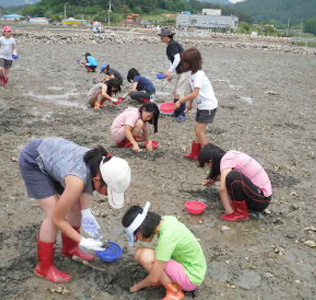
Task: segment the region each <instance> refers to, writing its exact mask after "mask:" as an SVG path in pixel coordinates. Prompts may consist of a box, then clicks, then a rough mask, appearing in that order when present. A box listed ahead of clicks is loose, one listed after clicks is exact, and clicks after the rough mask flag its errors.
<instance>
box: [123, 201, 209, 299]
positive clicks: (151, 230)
mask: <svg viewBox="0 0 316 300" xmlns="http://www.w3.org/2000/svg"><path fill="white" fill-rule="evenodd" d="M149 207H150V203H149V202H147V203H146V204H145V206H144V208H142V207H140V206H132V207H131V208H129V210H128V211H127V212H126V213H125V215H124V217H123V219H122V224H123V226H124V227H125V229H126V233H127V236H128V240H129V244H130V245H133V242H135V241H137V240H138V239H139V240H140V241H142V242H151V241H152V240H153V238H154V236H155V235H157V236H158V243H157V247H156V249H155V250H153V249H151V248H147V247H140V248H137V249H136V251H135V253H134V258H135V260H136V261H137V262H138V263H139V264H140V265H142V266H143V267H144V268H145V269H146V270H147V271H148V272H149V274H148V276H147V277H146V278H145V279H143V280H142V281H140V282H138V283H137V284H135V285H133V286H132V287H131V288H130V292H136V291H139V290H141V289H143V288H145V287H149V286H157V285H159V284H163V285H164V287H165V289H166V296H165V298H163V299H162V300H180V299H183V298H184V293H183V291H194V290H196V289H197V288H198V287H199V286H200V285H201V284H202V282H203V281H204V278H205V274H206V260H205V257H204V254H203V250H202V248H201V246H200V244H199V242H198V240H197V239H196V238H195V236H194V235H193V234H192V232H191V231H190V230H189V229H188V228H187V227H186V226H185V225H184V224H183V223H181V222H179V221H178V219H177V218H176V217H174V216H163V217H161V216H160V215H159V214H157V213H154V212H151V211H149Z"/></svg>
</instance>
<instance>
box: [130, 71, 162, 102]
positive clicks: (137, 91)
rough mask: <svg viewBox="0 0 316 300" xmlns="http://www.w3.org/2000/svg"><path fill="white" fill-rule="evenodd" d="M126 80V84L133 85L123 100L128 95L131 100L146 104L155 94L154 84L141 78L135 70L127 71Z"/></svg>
mask: <svg viewBox="0 0 316 300" xmlns="http://www.w3.org/2000/svg"><path fill="white" fill-rule="evenodd" d="M127 80H128V82H133V85H132V88H131V89H130V90H129V91H128V92H127V93H126V94H125V95H124V98H125V97H127V96H128V95H130V97H131V98H132V99H135V100H138V101H140V102H144V103H148V102H149V101H150V98H151V97H152V95H153V94H155V92H156V89H155V86H154V84H153V83H152V82H151V81H150V80H149V79H147V78H146V77H144V76H141V75H140V74H139V72H138V71H137V70H136V69H135V68H132V69H130V70H129V71H128V74H127Z"/></svg>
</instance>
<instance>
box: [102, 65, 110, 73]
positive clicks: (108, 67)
mask: <svg viewBox="0 0 316 300" xmlns="http://www.w3.org/2000/svg"><path fill="white" fill-rule="evenodd" d="M104 70H105V71H106V74H108V72H109V70H110V65H107V66H106V67H105V68H104ZM104 70H103V72H104Z"/></svg>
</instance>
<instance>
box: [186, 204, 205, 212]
mask: <svg viewBox="0 0 316 300" xmlns="http://www.w3.org/2000/svg"><path fill="white" fill-rule="evenodd" d="M185 208H186V209H187V211H188V212H189V213H190V214H194V215H199V214H201V213H202V212H203V211H204V210H205V208H206V204H205V203H204V202H201V201H187V202H185Z"/></svg>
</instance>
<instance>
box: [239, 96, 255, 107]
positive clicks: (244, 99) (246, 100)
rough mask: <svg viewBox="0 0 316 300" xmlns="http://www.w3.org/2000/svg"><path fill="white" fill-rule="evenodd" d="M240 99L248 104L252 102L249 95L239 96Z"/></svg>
mask: <svg viewBox="0 0 316 300" xmlns="http://www.w3.org/2000/svg"><path fill="white" fill-rule="evenodd" d="M240 99H241V100H243V101H245V102H247V103H248V104H250V105H251V104H253V99H252V98H251V97H240Z"/></svg>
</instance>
